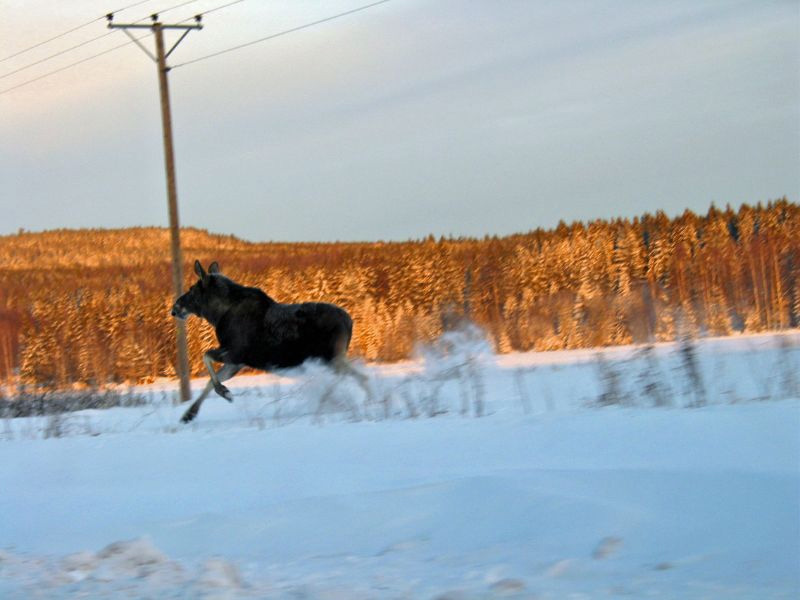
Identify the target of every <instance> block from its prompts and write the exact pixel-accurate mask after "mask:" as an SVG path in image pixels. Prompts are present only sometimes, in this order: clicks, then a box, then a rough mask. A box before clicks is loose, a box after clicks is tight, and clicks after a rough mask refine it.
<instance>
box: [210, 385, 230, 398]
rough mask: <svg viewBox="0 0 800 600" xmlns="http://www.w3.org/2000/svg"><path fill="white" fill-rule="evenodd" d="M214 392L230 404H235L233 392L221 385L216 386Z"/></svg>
mask: <svg viewBox="0 0 800 600" xmlns="http://www.w3.org/2000/svg"><path fill="white" fill-rule="evenodd" d="M214 391H215V392H217V393H218V394H219V395H220V396H222V397H223V398H225V400H227V401H228V402H233V394H231V391H230V390H229V389H228V388H226V387H225V386H224V385H222V384H221V383H220V384H218V385H215V386H214Z"/></svg>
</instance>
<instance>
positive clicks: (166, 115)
mask: <svg viewBox="0 0 800 600" xmlns="http://www.w3.org/2000/svg"><path fill="white" fill-rule="evenodd" d="M106 18H107V19H108V27H109V29H122V31H123V32H124V33H125V34H126V35H127V36H128V37H129V38H131V39H132V40H133V41H134V42H135V43H136V45H137V46H139V48H141V49H142V50H143V51H144V53H145V54H147V56H149V57H150V58H151V59H152V60H153V62H155V63H156V65H157V66H158V88H159V91H160V92H161V125H162V129H163V133H164V166H165V168H166V172H167V204H168V207H169V233H170V246H171V250H172V287H173V292H174V295H175V299H176V300H177V299H178V297H179V296H181V295H182V294H183V257H182V255H181V237H180V226H179V224H178V189H177V186H176V184H175V151H174V148H173V144H172V115H171V112H170V106H169V85H168V81H167V73H168V72H169V69H170V68H169V67H168V66H167V58H168V57H169V55H170V54H172V52H173V50H175V48H177V47H178V44H180V43H181V42H182V41H183V39H184V38H185V37H186V36H187V35H189V32H190V31H192V30H193V29H198V30H199V29H202V28H203V25H202V24H201V23H200V20H201V16H200V15H197V16H196V17H195V18H194V19H195V22H194V23H193V24H191V25H181V24H173V25H165V24H164V23H161V22H160V21H159V20H158V15H157V14H154V15H152V16H151V17H150V18H151V20H152V23H151V24H150V25H146V24H142V23H125V24H123V23H114V14H113V13H109V14H108V15H106ZM129 29H150V30H152V31H153V34H154V35H155V38H156V55H155V56H153V55H152V54H151V53H150V51H149V50H148V49H147V48H145V47H144V45H142V44H141V43H140V42H139V40H138V39H136V38H135V37H134V36H133V35H131V33H130V32H129V31H128V30H129ZM165 29H177V30H181V31H183V35H181V36H180V37H179V38H178V41H177V42H175V44H173V46H172V48H170V49H169V50H168V51H166V52H165V51H164V30H165ZM176 329H177V338H178V339H177V342H178V344H177V345H178V352H177V369H176V370H177V372H178V377H179V378H180V398H181V402H186V401H188V400H190V399H191V397H192V392H191V389H190V386H189V352H188V349H187V345H186V324H185V323H184V321H183V320H181V319H178V320H177V321H176Z"/></svg>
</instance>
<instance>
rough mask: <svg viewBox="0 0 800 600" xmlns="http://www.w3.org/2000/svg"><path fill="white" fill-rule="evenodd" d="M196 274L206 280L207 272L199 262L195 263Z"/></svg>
mask: <svg viewBox="0 0 800 600" xmlns="http://www.w3.org/2000/svg"><path fill="white" fill-rule="evenodd" d="M194 272H195V273H197V276H198V277H199V278H200V279H205V278H206V272H205V271H204V270H203V265H201V264H200V261H199V260H196V261H194Z"/></svg>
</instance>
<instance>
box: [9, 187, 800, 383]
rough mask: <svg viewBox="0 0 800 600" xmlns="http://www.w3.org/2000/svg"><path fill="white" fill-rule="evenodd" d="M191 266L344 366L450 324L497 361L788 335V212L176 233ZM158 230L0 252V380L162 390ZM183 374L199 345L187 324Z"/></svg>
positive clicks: (799, 246) (798, 219)
mask: <svg viewBox="0 0 800 600" xmlns="http://www.w3.org/2000/svg"><path fill="white" fill-rule="evenodd" d="M181 242H182V246H183V255H184V260H185V263H186V264H185V266H184V272H185V274H186V275H185V277H186V279H185V284H186V285H187V286H188V285H191V284H192V283H193V280H194V278H195V276H194V274H193V271H192V268H191V265H192V263H193V262H194V260H195V259H199V260H200V261H201V262H202V263H203V264H205V265H207V264H208V263H210V262H211V261H214V260H216V261H219V263H220V265H221V267H222V271H223V273H224V274H226V275H227V276H229V277H230V278H232V279H234V280H235V281H238V282H240V283H243V284H245V285H252V286H258V287H260V288H262V289H264V290H265V291H266V292H267V293H268V294H269V295H270V296H272V297H273V298H274V299H276V300H278V301H281V302H301V301H325V302H334V303H337V304H340V305H342V306H343V307H345V308H346V309H347V310H348V311H349V312H350V313H351V315H352V316H353V319H354V321H355V330H354V338H353V342H352V345H351V354H352V355H355V356H357V357H361V358H362V359H363V360H366V361H396V360H400V359H404V358H409V357H412V356H413V355H414V352H415V348H416V347H417V345H418V344H420V343H425V342H427V341H431V340H433V339H435V338H436V337H438V336H439V335H440V334H441V333H442V332H443V331H445V330H447V329H450V328H454V327H458V326H460V324H462V323H464V322H465V321H467V320H468V321H471V322H474V323H476V324H477V325H479V326H480V327H481V328H483V330H484V331H485V332H486V334H487V336H488V337H489V339H490V340H491V342H492V343H493V344H494V347H495V348H496V350H497V351H498V352H501V353H505V352H512V351H527V350H537V351H547V350H560V349H568V348H588V347H599V346H608V345H619V344H630V343H649V342H658V341H669V340H674V339H676V337H679V336H684V335H691V336H725V335H730V334H734V333H748V332H760V331H766V330H780V329H786V328H791V327H797V326H798V323H800V287H799V286H800V284H799V283H798V281H800V277H798V275H800V208H799V207H798V205H797V204H795V203H792V202H789V201H788V200H787V199H785V198H783V199H780V200H776V201H772V202H769V203H766V204H761V203H759V204H757V205H754V206H753V205H746V204H745V205H742V206H740V207H739V208H738V209H733V208H731V207H730V206H727V207H726V208H725V209H719V208H717V207H716V206H714V205H712V206H711V207H710V208H709V210H708V212H707V213H706V214H705V215H698V214H695V213H693V212H691V211H688V210H687V211H685V212H684V213H683V214H681V215H678V216H675V217H669V216H667V215H666V214H665V213H663V212H660V211H659V212H657V213H656V214H644V215H642V216H640V217H637V218H633V219H614V220H595V221H591V222H574V223H571V224H566V223H563V222H562V223H559V225H558V226H557V227H556V228H554V229H549V230H544V229H534V230H531V231H528V232H526V233H520V234H515V235H510V236H504V237H497V236H492V237H489V236H487V237H484V238H480V239H475V238H439V239H436V238H434V237H433V236H429V237H428V238H425V239H422V240H413V241H404V242H336V243H278V242H270V243H251V242H247V241H243V240H240V239H237V238H235V237H233V236H224V235H215V234H212V233H209V232H206V231H202V230H197V229H183V230H182V232H181ZM172 302H173V297H172V292H171V271H170V263H169V232H168V230H166V229H161V228H130V229H120V230H55V231H47V232H42V233H29V232H25V231H20V232H19V233H18V234H16V235H8V236H3V237H0V376H2V377H4V378H14V379H15V380H17V381H19V382H21V383H23V384H25V385H37V386H42V387H53V388H55V387H66V386H71V385H76V384H83V385H93V386H100V385H103V384H106V383H111V382H131V383H133V382H146V381H152V380H154V379H156V378H159V377H172V376H174V375H175V367H174V360H175V359H174V354H175V350H174V344H175V342H174V336H175V328H174V327H175V326H174V322H173V319H172V317H170V307H171V305H172ZM188 331H189V353H190V359H191V366H192V371H193V373H194V374H197V375H199V374H201V373H203V372H204V367H203V364H202V360H201V357H202V353H203V351H204V350H206V349H208V348H210V347H212V346H214V345H215V339H214V332H213V330H212V329H211V328H210V327H209V326H208V325H207V324H205V323H203V322H202V321H200V320H199V319H190V320H189V322H188Z"/></svg>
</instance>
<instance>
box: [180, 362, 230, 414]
mask: <svg viewBox="0 0 800 600" xmlns="http://www.w3.org/2000/svg"><path fill="white" fill-rule="evenodd" d="M241 370H242V365H230V364H228V365H222V367H220V369H219V371H217V373H216V375H217V379H218V380H219V381H220V382H222V381H227V380H228V379H230V378H231V377H233V376H234V375H236V374H237V373H238V372H239V371H241ZM213 389H214V382H213V381H209V382H208V384H206V387H205V389H204V390H203V391H202V392H200V395H199V396H198V397H197V400H195V401H194V402H192V405H191V406H190V407H189V408H188V409H187V411H186V412H185V413H183V416H182V417H181V421H182V422H183V423H188V422H189V421H191V420H192V419H194V418H195V417H196V416H197V412H198V411H199V410H200V407H201V406H202V405H203V400H205V399H206V397H207V396H208V395H209V394H210V393H211V390H213Z"/></svg>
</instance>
